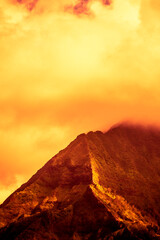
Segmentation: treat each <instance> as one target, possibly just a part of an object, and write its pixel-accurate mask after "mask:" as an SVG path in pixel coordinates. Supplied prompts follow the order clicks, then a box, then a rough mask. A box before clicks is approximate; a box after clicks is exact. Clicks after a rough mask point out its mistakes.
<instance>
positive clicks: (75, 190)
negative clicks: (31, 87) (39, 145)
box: [0, 125, 160, 239]
mask: <svg viewBox="0 0 160 240" xmlns="http://www.w3.org/2000/svg"><path fill="white" fill-rule="evenodd" d="M159 143H160V132H158V130H157V131H151V130H150V129H148V128H142V127H139V126H138V127H137V126H131V125H119V126H114V127H112V128H111V129H110V130H108V131H107V132H106V133H102V132H100V131H96V132H89V133H88V134H81V135H79V136H78V137H77V138H76V139H75V140H74V141H73V142H71V143H70V144H69V145H68V147H67V148H65V149H64V150H62V151H60V152H59V153H58V154H57V155H55V156H54V157H53V158H52V159H50V160H49V161H48V162H47V163H46V164H45V165H44V167H42V168H41V169H40V170H39V171H38V172H37V173H36V174H35V175H34V176H33V177H32V178H31V179H30V180H29V181H28V182H27V183H25V184H23V185H22V186H21V187H20V188H19V189H17V191H15V192H14V193H13V194H12V195H11V196H10V197H9V198H8V199H7V200H6V201H5V202H4V203H3V204H2V205H1V206H0V219H1V222H0V227H2V229H1V230H0V239H6V236H7V235H6V234H11V233H10V231H11V230H9V229H12V231H11V232H12V233H13V232H14V234H15V235H16V237H17V238H14V239H23V237H24V236H25V232H26V231H27V234H28V230H27V229H28V227H24V226H28V225H27V224H29V226H30V227H31V228H34V227H33V226H34V221H35V220H36V221H39V223H38V227H39V228H41V227H42V226H41V224H42V222H43V221H44V220H43V219H44V215H45V216H46V218H47V219H49V220H48V221H49V222H48V224H49V226H50V224H51V222H54V224H55V226H57V227H56V229H55V228H52V226H50V230H49V231H51V233H50V234H51V235H54V236H55V238H54V239H90V238H87V236H90V237H91V236H92V237H93V238H94V239H109V238H105V237H106V236H107V235H108V236H110V237H111V236H112V237H113V238H112V239H125V237H124V236H125V234H126V236H128V238H126V239H130V237H131V235H133V233H134V234H135V232H136V236H139V234H141V233H142V232H145V234H147V236H150V235H151V236H152V234H151V232H152V233H153V232H154V235H155V239H158V238H156V234H157V233H155V230H154V229H158V228H159V224H160V214H159V212H160V205H159V199H160V184H159V183H160V163H159V157H160V150H159ZM87 209H89V210H87ZM98 212H99V213H98ZM57 214H58V215H57ZM61 215H62V216H65V217H64V219H65V220H64V221H63V220H62V219H61V217H60V218H59V217H58V216H61ZM55 218H56V219H57V218H58V219H59V220H58V221H60V223H58V224H59V225H56V224H57V223H56V222H55V221H56V220H55ZM85 219H86V220H85ZM45 221H46V220H45ZM84 221H85V224H84ZM111 222H112V223H111ZM17 228H18V229H21V230H20V231H21V232H17V231H18V230H17ZM148 228H149V229H150V230H148ZM58 229H59V230H58ZM60 229H63V234H62V233H61V230H60ZM94 229H95V231H94ZM8 231H9V232H8ZM39 231H40V230H37V228H36V227H35V232H34V233H33V232H32V237H31V238H25V239H33V236H34V237H35V239H50V238H49V237H44V235H43V234H46V232H45V230H43V232H41V231H40V232H39ZM156 231H157V230H156ZM37 232H38V233H37ZM82 232H83V234H82ZM36 234H39V237H37V238H36ZM137 234H138V235H137ZM19 236H20V238H19ZM116 236H122V238H116ZM135 239H140V238H138V237H137V238H135ZM141 239H143V238H141ZM148 239H153V238H148Z"/></svg>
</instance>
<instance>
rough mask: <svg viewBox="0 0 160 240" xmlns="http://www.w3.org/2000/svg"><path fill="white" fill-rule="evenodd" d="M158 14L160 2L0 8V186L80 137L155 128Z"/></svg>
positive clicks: (85, 1)
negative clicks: (126, 126)
mask: <svg viewBox="0 0 160 240" xmlns="http://www.w3.org/2000/svg"><path fill="white" fill-rule="evenodd" d="M159 11H160V4H159V1H158V0H151V1H149V0H126V1H122V0H114V1H108V0H106V1H100V0H92V1H91V0H80V1H71V0H60V1H53V0H49V1H45V0H39V1H31V0H28V1H27V0H26V1H24V0H22V1H20V0H19V1H16V0H2V1H1V3H0V20H1V25H0V35H1V38H0V53H1V55H0V114H1V118H0V146H1V148H2V149H1V160H0V164H1V170H0V176H1V177H0V182H1V184H2V185H6V186H9V185H10V184H11V183H12V184H13V183H14V182H15V184H16V182H17V179H16V177H15V176H17V175H19V176H23V178H24V179H27V178H28V177H29V176H30V175H31V174H33V173H34V172H35V171H36V170H37V169H38V168H39V167H40V166H42V165H43V164H44V163H45V162H46V161H47V159H49V158H50V157H52V155H54V154H55V153H56V152H57V151H58V150H60V149H62V148H63V147H65V146H66V145H67V144H68V143H69V142H70V141H71V140H72V139H73V138H75V137H76V135H77V134H79V133H81V132H87V131H89V130H97V129H101V130H106V129H107V128H108V127H109V126H111V125H112V124H114V123H116V122H118V121H122V120H126V119H129V120H132V121H140V122H142V123H156V124H158V125H159V119H160V118H159V117H160V116H159V115H160V114H159V108H160V97H159V96H160V88H159V76H160V68H159V62H160V46H159V42H160V34H159V27H160V21H159V18H160V17H159V16H160V14H159ZM8 176H9V177H8ZM19 182H20V180H19ZM1 200H2V198H1V199H0V201H1Z"/></svg>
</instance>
